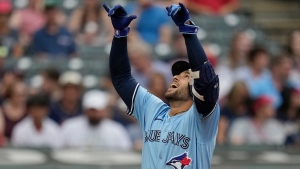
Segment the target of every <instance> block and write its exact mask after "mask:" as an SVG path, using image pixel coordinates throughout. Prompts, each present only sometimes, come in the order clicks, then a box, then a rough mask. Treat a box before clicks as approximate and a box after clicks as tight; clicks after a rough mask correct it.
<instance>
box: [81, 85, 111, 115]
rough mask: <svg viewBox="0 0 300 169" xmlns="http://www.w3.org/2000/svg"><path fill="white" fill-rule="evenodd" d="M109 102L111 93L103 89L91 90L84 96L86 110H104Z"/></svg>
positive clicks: (83, 104)
mask: <svg viewBox="0 0 300 169" xmlns="http://www.w3.org/2000/svg"><path fill="white" fill-rule="evenodd" d="M108 104H109V94H108V93H106V92H104V91H101V90H90V91H88V92H86V93H85V94H84V96H83V103H82V106H83V108H84V109H85V110H87V109H96V110H103V109H105V108H106V107H107V106H108Z"/></svg>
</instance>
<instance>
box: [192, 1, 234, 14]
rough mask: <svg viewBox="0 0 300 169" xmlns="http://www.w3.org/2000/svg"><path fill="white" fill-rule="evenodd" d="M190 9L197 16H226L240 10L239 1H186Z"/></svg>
mask: <svg viewBox="0 0 300 169" xmlns="http://www.w3.org/2000/svg"><path fill="white" fill-rule="evenodd" d="M186 1H187V2H186V3H187V7H188V9H189V10H190V11H191V12H193V13H196V14H206V15H226V14H229V13H233V12H235V11H236V10H238V9H239V2H238V0H213V1H212V0H186Z"/></svg>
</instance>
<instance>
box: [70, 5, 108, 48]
mask: <svg viewBox="0 0 300 169" xmlns="http://www.w3.org/2000/svg"><path fill="white" fill-rule="evenodd" d="M100 4H101V2H99V1H98V0H88V1H84V2H83V6H82V7H79V8H77V9H75V10H74V11H73V13H72V15H71V19H70V23H69V28H70V30H71V31H72V32H73V33H75V34H77V40H78V42H79V43H83V44H90V45H99V44H103V43H107V42H108V37H111V36H112V35H113V33H114V30H113V27H111V24H109V22H110V20H109V17H107V13H106V12H105V10H104V9H103V7H102V6H101V5H100ZM109 40H110V38H109Z"/></svg>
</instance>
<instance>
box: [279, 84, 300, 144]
mask: <svg viewBox="0 0 300 169" xmlns="http://www.w3.org/2000/svg"><path fill="white" fill-rule="evenodd" d="M282 96H283V103H282V105H281V106H280V107H279V109H278V113H277V118H278V119H279V120H280V121H281V122H282V123H283V124H284V129H285V131H286V133H287V140H286V144H289V145H295V144H297V143H298V144H299V143H300V126H299V122H300V90H299V89H296V88H293V87H285V88H284V89H283V91H282Z"/></svg>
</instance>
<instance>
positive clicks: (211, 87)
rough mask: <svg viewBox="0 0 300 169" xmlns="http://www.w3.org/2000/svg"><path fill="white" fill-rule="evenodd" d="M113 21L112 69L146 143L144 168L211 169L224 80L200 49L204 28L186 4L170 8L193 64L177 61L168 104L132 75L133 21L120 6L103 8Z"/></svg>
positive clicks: (168, 93) (123, 97)
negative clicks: (130, 40) (129, 42)
mask: <svg viewBox="0 0 300 169" xmlns="http://www.w3.org/2000/svg"><path fill="white" fill-rule="evenodd" d="M103 7H104V8H105V10H106V11H107V12H108V16H110V17H111V21H112V25H113V27H114V29H115V35H114V38H113V41H112V47H111V52H110V60H109V67H110V73H111V80H112V82H113V85H114V87H115V89H116V91H117V92H118V94H119V95H120V96H121V98H122V99H123V101H124V102H125V104H126V105H127V107H128V111H127V113H128V114H129V115H131V116H133V117H135V118H136V119H137V120H138V121H139V123H140V125H141V128H142V131H143V132H144V133H143V136H144V144H143V151H142V169H164V168H170V169H184V168H190V169H210V162H211V158H212V155H213V151H214V148H215V143H216V135H217V126H218V121H219V115H220V109H219V105H218V96H219V78H218V76H217V75H216V74H215V72H214V70H213V68H212V66H211V64H210V62H209V61H208V60H207V57H206V55H205V53H204V51H203V48H202V47H201V45H200V43H199V41H198V39H197V37H196V33H197V32H198V29H199V27H198V26H196V25H195V24H194V23H193V22H192V21H191V19H190V16H189V12H188V10H187V9H186V8H185V6H184V5H183V4H182V3H179V5H175V4H173V5H172V6H170V7H167V8H166V9H167V12H168V15H169V16H171V17H172V19H173V21H174V22H175V24H176V25H177V26H178V27H179V31H180V33H181V34H182V35H183V36H184V39H185V43H186V47H187V52H188V59H189V63H188V62H185V61H178V62H175V63H174V64H173V66H172V73H173V82H172V83H171V85H170V87H169V89H168V91H167V92H166V93H165V97H166V99H167V100H168V102H169V105H168V104H165V103H164V102H163V101H161V100H160V99H158V98H157V97H155V96H154V95H152V94H151V93H149V92H148V91H147V90H146V89H145V88H143V87H142V86H140V85H139V83H137V82H136V81H135V80H134V78H133V77H132V76H131V72H130V71H131V70H130V63H129V59H128V53H127V35H128V33H129V31H130V28H129V24H130V22H131V21H132V20H133V19H135V18H136V16H134V15H131V16H128V15H127V13H126V11H125V10H124V8H123V7H122V6H121V5H116V6H114V7H113V8H109V7H107V6H106V5H105V4H104V5H103Z"/></svg>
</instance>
